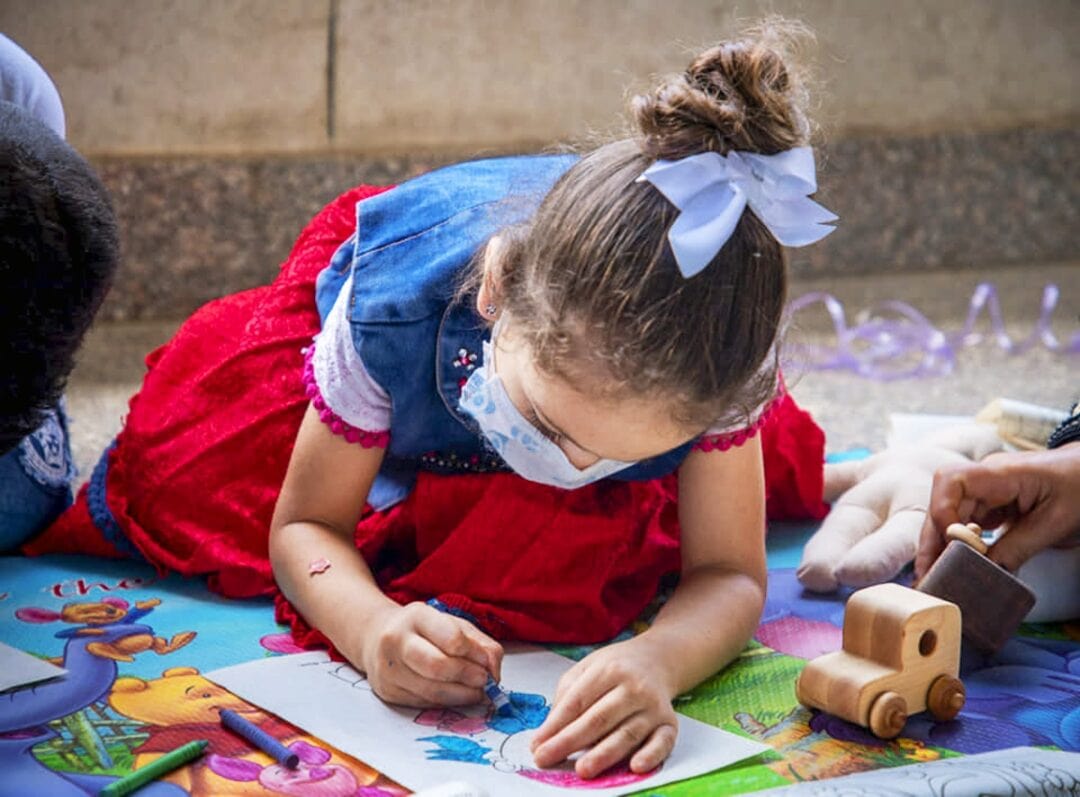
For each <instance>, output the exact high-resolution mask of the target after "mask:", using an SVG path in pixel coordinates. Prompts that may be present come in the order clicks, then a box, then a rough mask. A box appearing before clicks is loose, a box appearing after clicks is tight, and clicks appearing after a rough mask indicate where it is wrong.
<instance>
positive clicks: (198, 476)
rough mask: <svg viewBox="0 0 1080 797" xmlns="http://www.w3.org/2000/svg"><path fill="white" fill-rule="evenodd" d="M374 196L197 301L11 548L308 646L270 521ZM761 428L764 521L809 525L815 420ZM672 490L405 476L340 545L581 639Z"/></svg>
mask: <svg viewBox="0 0 1080 797" xmlns="http://www.w3.org/2000/svg"><path fill="white" fill-rule="evenodd" d="M384 190H387V189H385V188H376V187H370V186H361V187H358V188H355V189H353V190H351V191H348V192H346V193H345V194H342V195H341V196H340V197H338V198H337V199H336V200H334V201H333V202H331V203H330V204H329V205H328V206H327V207H325V208H324V209H323V210H322V211H321V212H320V213H319V215H317V216H316V217H315V218H314V219H313V220H312V221H311V223H310V224H309V225H308V226H307V228H306V229H305V230H304V231H303V233H302V234H301V235H300V237H299V239H298V240H297V242H296V244H295V246H294V247H293V250H292V252H291V254H290V255H289V258H288V259H287V260H286V261H285V263H284V264H283V266H282V268H281V271H280V273H279V274H278V276H277V278H276V279H275V280H274V282H273V283H272V284H271V285H268V286H266V287H262V288H255V289H252V290H248V291H244V292H242V293H238V294H235V295H232V296H226V297H224V298H221V299H217V300H215V301H212V302H210V303H208V304H207V305H205V306H204V307H202V308H200V309H199V310H198V311H197V312H196V313H195V314H194V315H193V316H192V317H191V318H189V319H188V320H187V321H186V322H185V323H184V324H183V326H182V327H181V328H180V329H179V331H178V332H177V333H176V336H175V337H174V338H173V339H172V340H171V341H170V342H169V343H167V344H165V345H164V346H162V347H161V348H159V349H157V350H156V351H154V352H152V353H151V354H150V355H149V356H148V357H147V359H146V364H147V368H148V372H147V374H146V377H145V379H144V382H143V386H142V389H141V391H140V392H139V393H138V394H137V395H136V396H135V397H134V398H132V400H131V404H130V411H129V413H128V416H127V419H126V423H125V426H124V428H123V430H122V431H121V432H120V434H119V435H118V436H117V439H116V442H115V444H114V446H113V447H111V448H110V449H109V450H108V451H107V452H106V453H105V455H103V461H102V463H101V464H99V466H98V468H97V470H96V471H95V474H94V477H93V478H92V479H91V482H90V483H89V484H88V485H86V486H84V487H83V489H82V490H81V491H80V493H79V496H78V499H77V500H76V503H75V505H74V506H72V507H71V508H70V509H69V510H68V511H67V512H66V513H65V514H64V515H62V516H61V517H60V518H59V519H58V520H57V521H56V523H54V524H53V526H51V527H50V528H49V529H47V530H46V531H45V532H44V533H43V534H42V535H41V536H40V537H38V538H37V539H35V540H33V541H32V542H31V543H29V544H28V545H27V546H26V547H25V549H24V550H25V551H26V552H27V553H29V554H41V553H47V552H70V553H92V554H100V555H104V556H113V557H116V556H124V555H135V556H140V557H142V558H145V559H146V560H148V561H149V562H151V563H152V564H154V565H155V566H157V567H158V568H159V569H160V570H162V571H170V570H171V571H176V572H179V573H182V574H184V575H192V576H194V575H200V576H207V577H208V579H209V584H210V586H211V588H212V589H214V590H215V591H217V592H220V593H222V594H224V595H226V596H230V597H249V596H255V595H269V594H272V595H276V597H277V608H278V617H279V619H281V620H284V621H288V622H290V624H291V625H292V626H293V629H294V633H295V634H296V635H297V637H298V639H299V640H300V641H301V642H305V643H307V642H313V641H321V637H320V635H319V634H318V632H314V631H312V630H311V629H310V628H308V627H307V626H306V624H305V623H304V622H303V619H302V618H300V617H299V616H298V615H297V614H296V612H295V611H294V610H293V609H292V607H291V605H290V604H289V603H288V601H286V600H285V599H284V598H283V597H282V596H281V595H280V593H278V592H277V589H276V586H275V584H274V580H273V575H272V573H271V569H270V562H269V557H268V550H267V539H268V530H269V526H270V519H271V516H272V514H273V509H274V504H275V502H276V500H277V495H278V491H279V490H280V487H281V483H282V481H283V480H284V476H285V470H286V467H287V465H288V461H289V457H290V454H291V452H292V446H293V441H294V439H295V437H296V432H297V430H298V429H299V426H300V421H301V418H302V417H303V415H304V411H305V408H306V406H307V403H308V399H307V396H306V395H305V390H304V384H303V381H302V370H303V355H302V354H301V349H302V348H304V347H305V346H306V345H307V344H308V343H309V342H310V340H311V338H312V336H313V335H314V334H315V333H316V332H318V330H319V316H318V312H317V310H316V306H315V298H314V285H315V278H316V276H317V275H318V274H319V272H320V271H322V269H323V268H325V266H326V264H327V263H328V262H329V260H330V258H331V256H332V255H333V253H334V251H335V250H336V249H337V247H338V246H339V244H341V242H342V241H344V240H345V239H346V238H348V237H349V236H350V235H351V234H352V233H353V232H354V230H355V220H356V216H355V205H356V203H357V202H358V201H360V200H361V199H363V198H365V197H367V196H372V195H374V194H376V193H379V192H381V191H384ZM760 434H761V439H762V446H763V449H764V455H765V469H766V484H767V510H768V514H769V516H770V517H773V518H799V517H814V518H820V517H822V516H823V515H824V511H825V509H826V507H825V505H824V504H823V503H822V500H821V495H822V470H823V461H824V435H823V434H822V432H821V430H820V428H818V426H817V425H816V424H815V423H814V422H813V420H812V419H811V418H810V416H809V415H808V414H807V413H805V412H804V411H803V410H801V409H799V408H798V407H797V406H796V405H795V403H794V401H793V400H792V399H791V398H790V396H787V395H784V396H782V397H781V398H780V399H779V400H778V401H777V402H775V403H774V405H773V409H772V411H771V412H770V414H769V417H768V419H767V420H766V422H765V423H764V424H763V425H762V427H761V430H760ZM717 456H721V455H720V454H718V455H717ZM675 479H676V477H675V476H668V477H665V478H663V479H658V480H655V481H651V482H617V481H614V480H607V481H601V482H598V483H595V484H591V485H588V486H586V487H583V488H580V489H577V490H573V491H565V490H559V489H557V488H553V487H547V486H545V485H540V484H535V483H532V482H529V481H526V480H524V479H522V478H520V477H518V476H516V475H514V474H509V473H491V474H466V475H450V476H448V475H436V474H431V473H424V472H421V473H420V475H419V478H418V480H417V484H416V488H415V489H414V490H413V492H412V493H411V495H410V496H409V497H408V498H407V499H406V500H405V501H404V502H402V503H401V504H398V505H396V506H394V507H393V508H391V509H389V510H387V511H385V512H373V511H370V509H369V510H368V511H366V512H365V513H364V516H363V517H362V518H361V520H360V522H359V524H358V526H357V530H356V544H357V547H358V548H359V550H360V551H361V553H362V554H363V556H364V557H365V559H366V560H367V561H368V563H369V565H370V566H371V567H372V570H373V572H374V573H375V576H376V578H377V580H378V582H379V584H380V585H381V587H382V588H383V590H384V591H385V592H386V593H387V594H388V595H389V596H390V597H392V598H393V599H395V600H397V601H399V602H401V603H406V602H409V601H414V600H427V599H429V598H432V597H438V598H440V599H441V600H442V601H443V602H444V603H446V604H448V605H450V606H453V607H457V608H460V609H462V610H464V611H467V612H469V613H470V614H472V615H473V616H474V617H476V619H477V621H478V622H479V623H480V624H481V625H482V626H483V627H484V628H485V629H486V630H487V631H488V632H489V633H491V634H493V635H494V636H496V637H498V638H504V639H505V638H517V639H527V640H532V641H538V642H539V641H551V642H555V641H563V642H589V641H599V640H603V639H607V638H610V637H611V636H613V635H614V634H616V633H617V632H618V631H619V630H621V629H622V628H623V627H625V626H626V625H627V624H628V623H629V622H630V621H631V620H633V619H634V617H635V616H636V615H637V614H638V613H639V612H640V611H641V610H642V609H643V608H644V607H645V606H646V605H647V604H648V602H649V601H650V600H651V599H652V597H653V596H654V595H655V592H656V588H657V585H658V582H659V580H660V578H661V577H662V576H664V575H665V574H667V573H673V572H677V570H678V568H679V552H678V545H679V543H678V537H679V532H678V522H677V512H676V506H675ZM507 529H513V533H512V534H508V533H506V532H507Z"/></svg>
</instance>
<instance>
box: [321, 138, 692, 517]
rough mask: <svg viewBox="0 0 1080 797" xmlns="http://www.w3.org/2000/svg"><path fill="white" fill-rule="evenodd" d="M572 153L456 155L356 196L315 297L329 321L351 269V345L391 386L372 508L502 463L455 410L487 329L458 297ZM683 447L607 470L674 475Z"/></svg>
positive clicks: (643, 475)
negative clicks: (490, 246)
mask: <svg viewBox="0 0 1080 797" xmlns="http://www.w3.org/2000/svg"><path fill="white" fill-rule="evenodd" d="M574 161H575V158H574V157H571V156H535V157H514V158H495V159H491V160H482V161H472V162H469V163H462V164H457V165H455V166H448V167H446V168H444V169H439V170H437V171H434V172H430V173H428V174H425V175H423V176H421V177H418V178H416V179H414V180H409V181H408V182H406V183H403V184H402V185H399V186H398V187H397V188H395V189H394V190H392V191H387V192H385V193H382V194H378V195H377V196H373V197H370V198H368V199H365V200H363V201H362V202H360V203H359V204H358V205H357V208H356V211H357V226H356V230H357V231H356V235H355V236H353V237H352V238H350V239H349V240H348V241H346V242H345V243H344V244H343V245H342V246H341V248H340V249H339V250H338V251H337V253H336V254H335V255H334V257H333V258H332V260H331V263H330V265H329V266H328V267H327V268H326V269H325V270H324V271H323V272H322V273H321V274H320V275H319V278H318V281H317V283H316V302H317V304H318V306H319V312H320V315H321V316H322V317H323V318H325V317H326V314H327V313H328V312H329V310H330V308H331V307H332V306H333V304H334V300H335V299H336V298H337V295H338V293H339V292H340V290H341V288H342V286H343V285H344V284H345V282H346V281H347V279H348V277H349V276H350V275H351V276H352V278H353V282H352V296H351V297H350V303H349V320H350V325H351V331H352V337H353V344H354V345H355V347H356V351H357V353H358V354H359V356H360V359H361V360H362V361H363V363H364V366H365V368H367V370H368V373H369V374H370V375H371V377H372V378H373V379H374V380H375V381H376V382H377V383H378V384H379V385H381V386H382V387H383V389H384V390H386V392H387V393H388V394H389V395H390V401H391V412H392V415H391V427H390V443H389V446H388V448H387V451H386V457H385V459H384V464H383V467H382V469H381V470H380V472H379V475H378V477H377V478H376V480H375V483H374V484H373V485H372V488H371V491H370V493H369V495H368V501H369V503H370V504H371V505H372V506H373V507H375V508H376V509H385V508H387V507H389V506H392V505H393V504H395V503H397V502H398V501H400V500H402V499H403V498H405V496H407V495H408V493H409V492H410V491H411V489H412V486H413V484H414V482H415V479H416V473H417V471H418V470H420V469H427V470H436V471H439V470H447V471H448V472H462V471H468V470H499V469H502V470H506V466H505V464H504V463H502V461H501V460H499V458H498V456H497V455H495V453H494V452H493V451H492V450H491V449H490V447H489V446H488V445H487V444H486V441H485V440H484V437H483V435H482V434H481V433H480V431H479V429H478V428H477V426H476V423H475V421H473V420H472V418H470V417H469V416H468V415H467V414H465V413H464V412H463V411H461V410H460V409H459V407H458V398H459V397H460V395H461V387H462V384H463V383H464V379H463V377H467V376H468V370H470V369H467V368H462V367H461V364H460V359H461V356H462V352H465V353H466V355H471V354H475V355H476V360H475V365H476V366H477V367H478V366H479V365H481V364H482V344H483V341H484V340H486V339H488V338H489V337H490V330H489V329H488V327H487V325H486V323H485V322H484V321H483V319H481V318H480V317H479V315H478V314H477V313H476V310H475V308H473V307H472V306H471V303H461V302H454V301H453V296H454V294H455V291H456V288H457V285H458V282H459V280H460V277H461V275H462V272H463V270H464V269H465V268H466V267H467V266H468V265H469V263H470V262H471V260H472V258H473V255H474V254H475V253H476V251H477V249H479V247H480V246H481V245H483V244H484V243H485V242H486V241H487V240H488V239H489V238H490V237H491V236H492V235H493V234H495V233H496V232H498V231H499V230H500V229H502V228H504V227H506V226H508V225H511V224H516V223H520V222H522V221H525V220H527V219H528V218H529V217H530V216H531V215H532V213H533V211H534V210H535V209H536V208H537V206H538V205H539V204H540V202H541V200H542V199H543V198H544V196H545V195H546V194H547V192H548V191H549V190H550V188H551V186H552V185H554V184H555V182H556V181H557V180H558V178H559V177H560V176H562V174H563V173H564V172H565V171H566V170H567V169H569V168H570V166H571V165H572V164H573V163H574ZM690 447H691V446H690V444H687V445H685V446H682V447H680V448H679V449H676V450H674V451H672V452H669V453H667V454H664V455H662V456H660V457H656V458H654V459H650V460H647V461H645V462H641V463H638V464H637V465H635V466H633V467H631V468H628V469H627V470H625V471H621V472H620V473H618V474H616V475H614V476H612V477H611V478H615V479H632V480H637V479H652V478H656V477H658V476H662V475H665V474H667V473H671V472H672V471H673V470H675V468H677V467H678V465H679V464H680V463H681V462H682V461H683V459H684V458H685V457H686V455H687V453H689V451H690ZM472 463H476V464H475V465H473V464H472ZM454 468H457V471H455V470H454Z"/></svg>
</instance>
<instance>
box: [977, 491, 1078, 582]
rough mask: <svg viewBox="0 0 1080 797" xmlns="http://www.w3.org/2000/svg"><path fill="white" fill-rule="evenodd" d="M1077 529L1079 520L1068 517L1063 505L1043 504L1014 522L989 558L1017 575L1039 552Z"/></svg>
mask: <svg viewBox="0 0 1080 797" xmlns="http://www.w3.org/2000/svg"><path fill="white" fill-rule="evenodd" d="M1078 529H1080V517H1069V515H1068V514H1067V513H1063V512H1062V511H1061V507H1060V505H1057V506H1054V505H1051V504H1049V503H1041V504H1039V505H1038V506H1036V508H1035V509H1034V510H1032V511H1031V512H1029V513H1028V514H1026V515H1023V516H1021V517H1019V518H1017V519H1016V520H1014V521H1012V522H1011V523H1010V524H1009V528H1008V531H1006V532H1005V534H1003V535H1002V536H1001V537H999V538H998V540H997V542H995V543H994V544H993V545H991V546H990V550H989V551H987V552H986V555H987V556H989V557H990V559H992V560H993V561H995V562H997V563H998V564H999V565H1001V566H1002V567H1004V568H1005V569H1006V570H1009V571H1012V572H1016V571H1017V570H1018V569H1019V568H1020V566H1021V565H1022V564H1024V562H1026V561H1027V560H1028V559H1030V558H1031V557H1032V556H1034V555H1035V554H1037V553H1038V552H1039V551H1041V550H1043V549H1044V548H1049V547H1051V546H1053V545H1057V544H1059V543H1061V542H1063V541H1065V540H1067V539H1068V538H1069V536H1070V535H1071V534H1073V533H1075V531H1076V530H1078Z"/></svg>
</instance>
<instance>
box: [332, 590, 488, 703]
mask: <svg viewBox="0 0 1080 797" xmlns="http://www.w3.org/2000/svg"><path fill="white" fill-rule="evenodd" d="M360 647H361V652H360V656H359V657H358V658H359V661H358V662H357V663H358V664H359V665H360V666H361V667H362V669H363V670H364V671H365V672H366V674H367V679H368V682H369V683H370V684H371V687H372V689H373V690H374V691H375V694H377V695H378V696H379V697H381V698H382V699H383V700H385V701H386V702H388V703H396V704H399V705H404V706H416V707H424V708H429V707H435V706H464V705H471V704H473V703H480V702H482V701H483V700H485V697H484V692H483V686H484V684H485V683H487V678H488V674H489V673H490V674H491V675H492V676H493V677H494V678H495V679H496V680H497V679H498V678H499V669H500V667H501V665H502V655H503V650H502V646H500V645H499V643H498V642H496V641H495V640H494V639H492V638H491V637H489V636H487V635H486V634H485V633H484V632H483V631H481V630H480V629H478V628H477V627H476V626H474V625H473V624H472V623H470V622H468V621H467V620H463V619H462V618H460V617H454V616H453V615H450V614H446V613H444V612H440V611H438V610H437V609H435V608H433V607H431V606H428V605H427V604H424V603H410V604H408V605H407V606H396V605H395V606H390V607H387V608H386V609H385V610H384V611H382V612H380V613H379V614H378V615H376V618H375V620H374V622H373V624H372V627H370V628H368V629H366V630H365V635H364V638H363V642H362V644H361V646H360ZM342 652H344V653H346V655H348V651H342Z"/></svg>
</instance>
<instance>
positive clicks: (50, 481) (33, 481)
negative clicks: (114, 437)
mask: <svg viewBox="0 0 1080 797" xmlns="http://www.w3.org/2000/svg"><path fill="white" fill-rule="evenodd" d="M74 478H75V465H74V463H73V462H72V460H71V441H70V439H69V437H68V430H67V414H66V413H65V411H64V407H63V404H61V405H60V406H59V407H57V408H56V409H55V410H52V411H50V412H49V414H48V416H47V417H46V419H45V422H44V423H43V424H42V425H41V427H40V428H39V429H37V431H35V432H34V433H33V434H31V435H29V436H28V437H26V438H25V439H24V440H23V441H22V442H21V443H19V445H17V446H16V447H15V448H14V449H12V450H11V451H9V452H8V453H7V454H5V455H4V456H2V457H0V552H3V551H10V550H11V549H13V548H15V547H17V546H18V545H20V544H22V543H23V542H25V541H26V540H28V539H29V538H30V537H32V536H33V535H34V534H36V533H37V532H39V531H41V530H42V529H44V528H45V527H46V526H48V525H49V524H50V523H51V522H52V521H53V520H55V519H56V517H57V516H58V515H59V514H60V513H61V512H63V511H64V510H65V509H66V508H67V507H68V506H70V505H71V500H72V495H71V482H72V480H73V479H74Z"/></svg>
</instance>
